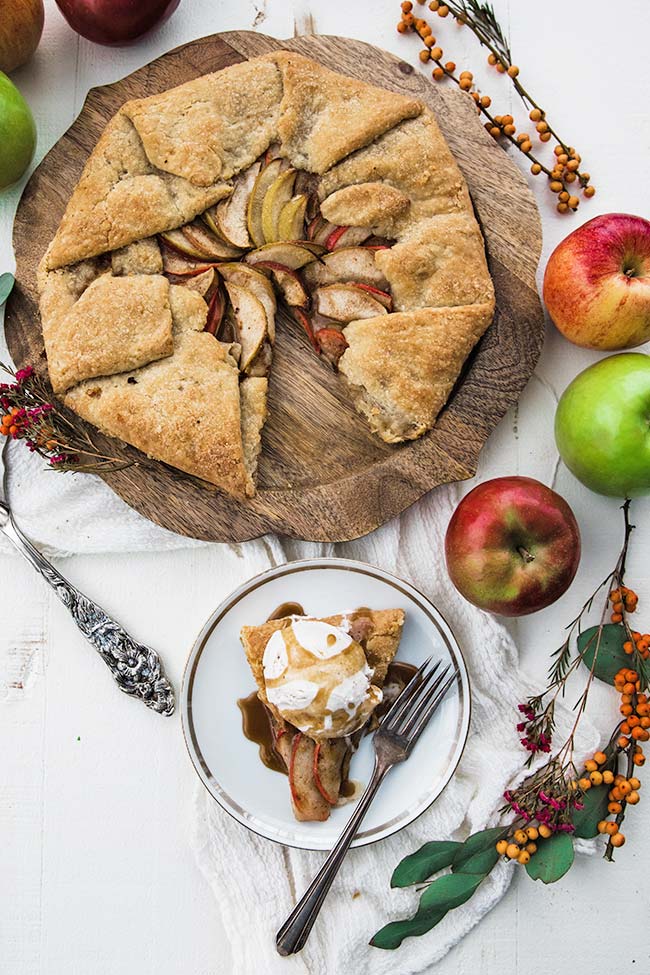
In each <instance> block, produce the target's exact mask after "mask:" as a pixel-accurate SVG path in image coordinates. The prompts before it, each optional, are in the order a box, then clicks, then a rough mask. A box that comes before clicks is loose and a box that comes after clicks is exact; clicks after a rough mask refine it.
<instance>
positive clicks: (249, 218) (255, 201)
mask: <svg viewBox="0 0 650 975" xmlns="http://www.w3.org/2000/svg"><path fill="white" fill-rule="evenodd" d="M281 172H282V160H281V159H271V160H269V162H268V163H267V164H266V165H265V166H263V167H262V169H261V170H260V172H259V175H258V177H257V179H256V180H255V183H254V184H253V189H252V191H251V195H250V197H249V200H248V209H247V211H246V223H247V225H248V233H249V234H250V238H251V240H252V241H253V243H254V244H255V246H256V247H261V246H262V244H264V243H265V237H264V228H263V226H262V207H263V206H264V198H265V196H266V191H267V190H268V189H269V188H270V186H271V185H272V183H274V182H275V180H276V179H277V178H278V176H279V175H280V173H281Z"/></svg>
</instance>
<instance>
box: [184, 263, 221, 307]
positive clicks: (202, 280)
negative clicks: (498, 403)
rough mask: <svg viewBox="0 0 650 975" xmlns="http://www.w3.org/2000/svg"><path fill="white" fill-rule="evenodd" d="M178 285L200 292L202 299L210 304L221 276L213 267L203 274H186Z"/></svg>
mask: <svg viewBox="0 0 650 975" xmlns="http://www.w3.org/2000/svg"><path fill="white" fill-rule="evenodd" d="M174 283H176V284H182V285H184V286H185V287H186V288H189V289H190V291H198V293H199V294H200V295H201V297H202V298H205V300H206V301H207V302H208V303H209V301H210V298H211V297H212V294H213V293H214V289H215V288H216V287H217V285H218V284H219V276H218V274H217V272H216V271H215V269H214V268H213V267H209V268H208V269H207V271H202V272H201V274H186V275H185V276H184V277H179V278H178V280H177V281H176V282H174Z"/></svg>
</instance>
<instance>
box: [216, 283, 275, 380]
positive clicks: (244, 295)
mask: <svg viewBox="0 0 650 975" xmlns="http://www.w3.org/2000/svg"><path fill="white" fill-rule="evenodd" d="M225 285H226V291H227V292H228V297H229V298H230V304H231V306H232V311H233V316H234V320H235V323H236V326H237V341H238V342H239V344H240V345H241V359H240V360H239V368H240V371H241V372H246V370H247V369H248V368H249V367H250V366H251V365H252V363H253V361H254V359H255V356H256V355H257V353H258V352H259V351H260V349H261V347H262V344H263V343H264V339H265V338H266V336H267V320H266V312H265V311H264V305H263V304H262V302H261V301H260V300H259V298H257V297H256V296H255V295H254V294H253V292H252V291H249V289H248V288H242V287H240V286H239V285H237V284H233V283H232V282H230V281H226V282H225Z"/></svg>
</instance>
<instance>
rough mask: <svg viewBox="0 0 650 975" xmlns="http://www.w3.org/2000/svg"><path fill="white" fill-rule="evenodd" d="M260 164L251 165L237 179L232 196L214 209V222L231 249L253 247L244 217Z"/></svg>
mask: <svg viewBox="0 0 650 975" xmlns="http://www.w3.org/2000/svg"><path fill="white" fill-rule="evenodd" d="M260 168H261V163H260V162H256V163H253V165H252V166H249V167H248V169H246V170H244V172H243V173H242V174H241V175H240V176H239V177H238V178H237V180H236V182H235V188H234V190H233V192H232V195H231V196H229V197H227V199H225V200H222V201H221V202H220V203H218V204H217V205H216V207H215V208H214V215H215V222H216V224H217V227H218V229H219V233H220V234H221V236H222V237H223V238H224V240H225V241H226V242H227V243H229V244H231V245H232V246H233V247H241V248H243V249H247V248H249V247H252V246H253V241H252V240H251V238H250V234H249V232H248V224H247V220H246V215H247V213H248V202H249V200H250V197H251V193H252V192H253V186H254V185H255V180H256V179H257V177H258V175H259V172H260Z"/></svg>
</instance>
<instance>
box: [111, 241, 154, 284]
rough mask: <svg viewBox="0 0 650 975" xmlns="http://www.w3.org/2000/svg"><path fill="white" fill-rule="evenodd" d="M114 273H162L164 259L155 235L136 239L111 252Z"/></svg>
mask: <svg viewBox="0 0 650 975" xmlns="http://www.w3.org/2000/svg"><path fill="white" fill-rule="evenodd" d="M111 270H112V272H113V274H117V275H121V274H162V270H163V261H162V255H161V253H160V247H159V246H158V241H157V240H156V238H155V237H145V238H144V240H136V241H134V242H133V243H132V244H127V246H126V247H121V248H120V249H119V250H116V251H113V253H112V254H111Z"/></svg>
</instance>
